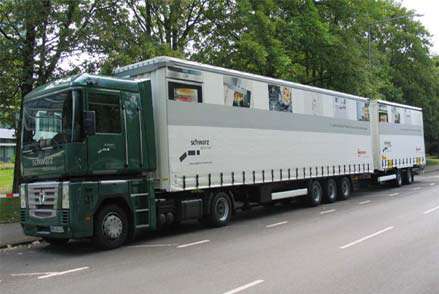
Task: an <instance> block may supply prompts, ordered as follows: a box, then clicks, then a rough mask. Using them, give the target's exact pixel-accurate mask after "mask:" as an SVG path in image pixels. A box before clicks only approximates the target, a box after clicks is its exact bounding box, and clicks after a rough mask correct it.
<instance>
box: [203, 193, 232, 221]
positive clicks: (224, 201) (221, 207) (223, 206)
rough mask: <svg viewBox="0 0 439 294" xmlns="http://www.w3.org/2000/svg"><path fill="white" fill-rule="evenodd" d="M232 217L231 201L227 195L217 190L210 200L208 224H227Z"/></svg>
mask: <svg viewBox="0 0 439 294" xmlns="http://www.w3.org/2000/svg"><path fill="white" fill-rule="evenodd" d="M231 217H232V203H231V200H230V197H229V195H227V194H226V193H224V192H218V193H216V194H215V195H214V196H213V197H212V200H211V201H210V209H209V215H208V217H207V221H208V224H209V225H210V226H212V227H222V226H227V225H228V224H229V222H230V218H231Z"/></svg>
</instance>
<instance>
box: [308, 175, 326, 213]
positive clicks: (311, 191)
mask: <svg viewBox="0 0 439 294" xmlns="http://www.w3.org/2000/svg"><path fill="white" fill-rule="evenodd" d="M322 195H323V189H322V185H321V184H320V182H319V181H311V182H310V183H309V187H308V196H307V197H308V198H307V201H308V205H309V206H311V207H315V206H319V205H320V203H322Z"/></svg>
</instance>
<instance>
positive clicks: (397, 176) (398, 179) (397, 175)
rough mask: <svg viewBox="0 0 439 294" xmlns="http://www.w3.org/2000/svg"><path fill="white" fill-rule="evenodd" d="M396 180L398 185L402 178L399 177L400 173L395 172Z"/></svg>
mask: <svg viewBox="0 0 439 294" xmlns="http://www.w3.org/2000/svg"><path fill="white" fill-rule="evenodd" d="M396 180H397V181H398V185H401V184H402V178H401V173H399V172H398V173H397V174H396Z"/></svg>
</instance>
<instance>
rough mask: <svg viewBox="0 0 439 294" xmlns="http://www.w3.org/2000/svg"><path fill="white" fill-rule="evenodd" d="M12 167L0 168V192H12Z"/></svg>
mask: <svg viewBox="0 0 439 294" xmlns="http://www.w3.org/2000/svg"><path fill="white" fill-rule="evenodd" d="M13 180H14V170H13V169H0V194H4V193H11V192H12V181H13Z"/></svg>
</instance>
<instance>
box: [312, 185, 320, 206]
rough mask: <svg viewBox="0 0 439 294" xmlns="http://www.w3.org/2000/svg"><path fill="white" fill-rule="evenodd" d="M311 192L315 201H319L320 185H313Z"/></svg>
mask: <svg viewBox="0 0 439 294" xmlns="http://www.w3.org/2000/svg"><path fill="white" fill-rule="evenodd" d="M312 194H313V195H314V201H315V202H318V201H320V198H321V189H320V187H319V186H318V185H317V184H315V185H314V187H313V189H312Z"/></svg>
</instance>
